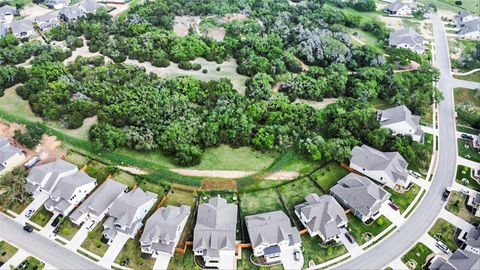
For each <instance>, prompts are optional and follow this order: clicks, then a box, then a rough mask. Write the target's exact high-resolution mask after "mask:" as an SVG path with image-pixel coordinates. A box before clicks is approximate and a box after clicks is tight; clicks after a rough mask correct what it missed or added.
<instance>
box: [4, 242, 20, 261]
mask: <svg viewBox="0 0 480 270" xmlns="http://www.w3.org/2000/svg"><path fill="white" fill-rule="evenodd" d="M17 251H18V249H17V248H16V247H14V246H12V245H10V244H9V243H7V242H5V241H0V264H3V263H5V262H7V261H8V260H9V259H10V258H11V257H13V255H15V253H17Z"/></svg>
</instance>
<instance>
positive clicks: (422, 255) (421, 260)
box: [402, 243, 433, 270]
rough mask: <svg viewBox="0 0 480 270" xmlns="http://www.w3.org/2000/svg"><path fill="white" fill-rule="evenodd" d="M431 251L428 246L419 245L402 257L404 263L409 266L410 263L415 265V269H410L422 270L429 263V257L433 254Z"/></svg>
mask: <svg viewBox="0 0 480 270" xmlns="http://www.w3.org/2000/svg"><path fill="white" fill-rule="evenodd" d="M432 253H433V251H431V250H430V249H429V248H428V247H427V246H425V245H424V244H422V243H417V244H416V245H415V246H414V247H413V248H412V249H410V250H409V251H408V252H407V253H406V254H405V255H403V257H402V262H403V263H405V264H406V265H407V266H409V264H410V263H413V264H412V266H413V265H415V267H410V266H409V268H410V269H415V270H421V269H423V265H425V263H427V257H428V255H430V254H432ZM409 262H410V263H409Z"/></svg>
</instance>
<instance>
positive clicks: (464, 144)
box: [457, 139, 480, 162]
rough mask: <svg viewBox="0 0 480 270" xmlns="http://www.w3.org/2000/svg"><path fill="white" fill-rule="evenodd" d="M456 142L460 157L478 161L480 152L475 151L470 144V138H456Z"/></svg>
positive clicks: (479, 160)
mask: <svg viewBox="0 0 480 270" xmlns="http://www.w3.org/2000/svg"><path fill="white" fill-rule="evenodd" d="M457 144H458V155H459V156H460V157H463V158H466V159H469V160H472V161H475V162H480V153H478V152H477V150H475V149H474V148H473V146H472V142H471V141H470V140H463V139H457Z"/></svg>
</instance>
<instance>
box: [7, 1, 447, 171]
mask: <svg viewBox="0 0 480 270" xmlns="http://www.w3.org/2000/svg"><path fill="white" fill-rule="evenodd" d="M304 2H305V3H304V4H301V5H296V6H292V5H290V4H288V1H286V0H281V1H279V0H262V1H256V0H244V1H233V0H228V1H225V0H209V1H203V0H202V1H200V0H198V1H192V0H173V1H172V0H168V1H167V0H156V1H150V2H147V3H146V4H144V5H138V6H135V7H134V8H132V9H131V10H130V11H129V13H128V15H126V16H122V17H121V18H120V19H113V18H112V17H111V16H110V15H108V14H107V13H106V12H105V11H100V12H98V13H97V14H96V15H91V14H90V15H88V16H87V17H86V18H83V19H81V20H79V21H76V22H73V23H64V24H62V25H61V26H59V27H56V28H54V29H52V30H51V31H50V32H48V34H47V35H48V37H49V38H51V39H52V40H57V41H66V44H67V45H68V48H69V49H66V50H63V49H59V48H58V47H54V46H50V45H42V44H41V43H39V44H37V43H36V42H33V41H32V42H24V43H21V44H20V43H19V41H18V40H16V39H15V38H14V37H12V36H11V35H8V36H7V37H5V38H3V39H1V40H0V62H1V63H2V65H0V74H1V75H0V89H4V88H7V87H9V86H12V85H14V84H17V83H23V85H22V86H20V87H18V88H17V89H16V91H17V93H18V94H19V95H20V96H21V97H22V98H24V99H26V100H28V102H29V103H30V105H31V107H32V110H33V111H34V112H35V113H36V114H38V115H40V116H42V117H43V118H44V119H47V120H53V121H60V122H62V123H63V125H64V126H65V127H67V128H78V127H80V126H81V125H82V123H83V120H84V119H85V118H87V117H91V116H94V115H97V116H98V121H99V122H98V124H95V125H94V126H93V127H92V128H91V129H90V139H91V140H92V142H93V143H94V144H95V145H96V146H97V147H98V148H99V149H107V150H112V149H115V148H116V147H119V146H127V147H130V148H134V149H138V150H144V151H147V150H152V149H161V150H162V151H163V152H165V153H167V154H169V155H171V156H173V157H174V159H175V160H176V161H177V162H178V163H179V164H180V165H185V166H189V165H195V164H198V163H199V162H200V160H201V157H202V154H203V152H204V150H205V149H206V148H207V147H215V146H217V145H219V144H222V143H225V144H229V145H231V146H234V147H237V146H253V147H255V148H257V149H259V150H264V151H282V150H284V149H288V148H291V147H296V148H297V149H299V150H301V151H302V152H303V153H305V154H306V155H307V156H309V157H310V158H312V159H314V160H323V161H328V160H337V161H344V160H345V159H347V158H348V156H349V154H350V150H351V148H352V147H353V146H355V145H358V144H361V143H367V144H369V145H371V146H374V147H376V148H378V149H381V150H386V151H399V152H401V153H402V155H404V157H405V158H406V159H407V160H409V161H410V162H415V163H422V162H426V161H427V160H428V158H427V156H428V149H427V147H426V146H424V145H420V144H418V143H416V142H413V141H412V140H411V138H410V137H402V136H393V135H392V134H391V132H390V131H389V130H386V129H380V128H379V124H378V122H377V121H376V117H375V110H374V109H373V107H371V106H370V104H369V103H368V102H367V101H369V100H372V99H382V100H385V101H386V102H387V103H389V104H405V105H407V106H408V107H409V108H410V109H411V110H412V112H414V113H416V114H425V113H426V112H427V111H428V106H429V105H430V104H431V103H432V102H434V100H435V99H438V98H441V97H440V95H439V92H438V90H436V89H435V88H433V86H432V83H431V81H432V79H436V78H437V77H438V71H437V70H435V69H434V68H432V67H431V66H430V65H429V64H428V61H427V59H425V57H420V56H418V55H416V54H414V53H411V52H409V51H405V50H389V51H388V54H389V57H388V58H386V57H385V56H384V55H383V53H382V52H381V51H380V50H379V49H378V48H376V47H372V46H369V45H364V46H361V47H359V46H354V45H353V44H352V42H351V41H350V36H349V35H348V34H346V30H345V29H346V28H345V27H358V28H361V29H363V30H365V31H369V32H372V33H373V34H375V35H376V36H377V37H379V38H380V39H382V40H383V39H384V38H385V37H386V36H387V35H388V33H389V29H388V28H387V27H386V26H385V25H384V24H383V23H381V22H380V21H377V20H373V19H368V18H364V17H362V16H355V15H349V14H344V13H343V12H342V10H341V9H338V8H336V7H333V6H325V5H324V2H323V1H315V0H309V1H304ZM364 2H368V1H364ZM372 2H373V1H372ZM351 5H352V7H353V8H355V9H358V10H369V7H368V5H367V6H361V5H358V4H357V5H354V4H353V2H352V4H351ZM238 12H242V13H244V14H248V19H247V20H244V21H232V22H227V23H220V22H217V23H218V26H223V27H225V29H226V31H227V35H226V37H225V39H224V40H223V41H222V42H218V41H214V40H211V39H208V38H205V37H201V36H199V35H198V34H196V33H194V32H193V31H192V32H191V33H190V34H189V35H187V36H186V37H178V36H175V34H174V33H173V31H172V24H173V18H174V16H176V15H202V16H203V15H218V16H222V15H225V14H228V13H238ZM82 35H83V36H84V37H85V38H86V40H87V45H88V46H89V49H90V51H92V52H96V51H99V52H100V53H101V54H103V55H105V56H108V57H109V58H111V59H112V60H113V61H114V63H106V62H105V59H104V58H103V57H93V58H88V59H87V58H78V59H77V60H76V61H74V62H72V63H70V64H68V65H64V64H63V63H62V61H63V60H64V59H66V58H67V57H68V56H70V55H71V51H70V50H75V48H77V47H80V46H82V43H83V41H82V39H80V38H79V37H80V36H82ZM31 56H36V57H35V58H34V60H32V61H31V62H30V64H32V66H31V67H29V68H22V67H16V66H15V64H18V63H22V62H24V61H25V60H26V59H29V58H30V57H31ZM127 57H128V58H130V59H137V60H138V61H140V62H144V61H148V62H151V63H152V65H154V66H158V67H166V66H168V65H170V63H171V62H175V63H180V64H181V65H182V66H185V67H187V68H188V66H189V64H190V62H189V61H191V60H194V59H195V58H198V57H204V58H205V59H207V60H209V61H216V62H218V63H221V62H223V61H225V60H227V59H230V58H232V57H233V58H235V59H236V61H237V63H238V68H237V72H238V73H240V74H244V75H247V76H249V77H250V78H249V79H248V80H247V83H246V86H247V89H246V93H245V95H243V94H240V93H239V92H238V91H236V90H235V89H233V87H232V84H231V82H230V81H229V80H227V79H223V78H222V79H220V78H219V79H218V80H216V81H208V82H204V81H200V80H199V79H196V78H194V77H178V78H173V79H164V78H160V77H158V76H157V75H155V74H153V73H147V72H145V70H144V69H142V68H139V67H136V66H133V65H124V64H122V62H124V61H125V60H126V58H127ZM409 60H414V61H416V62H418V63H420V64H421V68H420V69H419V70H418V71H412V72H402V73H394V72H393V70H394V68H395V67H396V66H398V65H405V64H408V62H409ZM300 61H302V62H303V63H305V64H307V65H308V66H309V69H308V70H306V71H303V69H302V65H301V62H300ZM277 82H279V83H281V86H280V89H279V92H274V91H273V90H272V86H273V84H274V83H277ZM2 91H3V90H2ZM1 93H2V92H0V94H1ZM328 97H337V98H341V99H340V100H339V102H337V103H335V104H332V105H329V106H328V107H326V108H325V109H323V110H315V109H314V108H312V107H310V106H308V105H305V104H299V103H293V101H294V100H295V99H296V98H303V99H310V100H317V101H321V100H322V99H323V98H328Z"/></svg>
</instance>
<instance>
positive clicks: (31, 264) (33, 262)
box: [15, 256, 45, 270]
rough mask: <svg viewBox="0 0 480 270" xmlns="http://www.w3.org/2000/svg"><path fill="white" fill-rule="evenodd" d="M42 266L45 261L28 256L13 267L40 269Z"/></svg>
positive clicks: (25, 269) (24, 269)
mask: <svg viewBox="0 0 480 270" xmlns="http://www.w3.org/2000/svg"><path fill="white" fill-rule="evenodd" d="M44 267H45V263H43V262H41V261H39V260H38V259H37V258H34V257H32V256H29V257H27V258H26V259H25V260H24V261H23V262H21V263H20V264H19V265H18V266H17V267H16V268H15V269H22V270H42V269H43V268H44Z"/></svg>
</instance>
